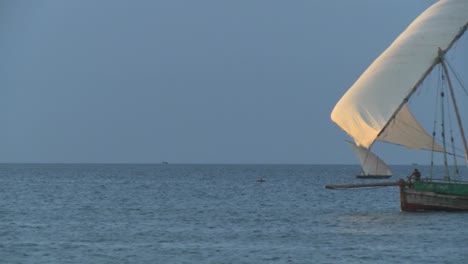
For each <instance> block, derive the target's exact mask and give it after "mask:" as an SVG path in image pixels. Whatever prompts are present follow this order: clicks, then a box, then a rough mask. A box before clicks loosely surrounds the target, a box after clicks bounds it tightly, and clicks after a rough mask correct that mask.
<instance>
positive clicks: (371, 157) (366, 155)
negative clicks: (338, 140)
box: [346, 141, 392, 176]
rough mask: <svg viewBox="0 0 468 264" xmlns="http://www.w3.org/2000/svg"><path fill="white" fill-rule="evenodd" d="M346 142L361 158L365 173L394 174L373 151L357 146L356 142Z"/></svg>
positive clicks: (375, 174) (360, 161) (359, 158)
mask: <svg viewBox="0 0 468 264" xmlns="http://www.w3.org/2000/svg"><path fill="white" fill-rule="evenodd" d="M346 142H348V144H349V145H350V146H351V147H352V148H353V151H354V153H356V156H357V158H358V160H359V163H360V164H361V167H362V170H363V171H364V174H365V175H374V176H377V175H379V176H384V175H388V176H391V175H392V171H391V170H390V168H389V167H388V166H387V164H385V162H384V161H383V160H381V159H380V158H379V157H378V156H377V155H375V154H374V153H373V152H371V151H370V150H368V149H366V148H363V147H360V146H356V144H354V143H353V142H350V141H346Z"/></svg>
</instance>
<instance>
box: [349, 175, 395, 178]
mask: <svg viewBox="0 0 468 264" xmlns="http://www.w3.org/2000/svg"><path fill="white" fill-rule="evenodd" d="M390 177H392V175H356V178H359V179H388V178H390Z"/></svg>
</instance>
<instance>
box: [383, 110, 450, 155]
mask: <svg viewBox="0 0 468 264" xmlns="http://www.w3.org/2000/svg"><path fill="white" fill-rule="evenodd" d="M377 140H378V141H383V142H388V143H393V144H397V145H403V146H406V147H408V148H411V149H425V150H435V151H440V152H442V151H444V148H443V147H442V146H440V145H439V144H437V142H435V141H434V142H433V138H432V137H431V136H430V135H429V134H428V133H427V132H426V130H424V128H423V127H422V126H421V125H420V124H419V122H418V121H416V119H415V117H414V115H413V113H411V111H410V109H409V108H408V106H407V105H406V104H404V105H403V107H402V108H401V109H400V111H398V113H397V115H396V116H395V118H394V119H393V120H392V121H390V123H389V124H388V125H387V127H386V128H385V130H384V131H383V132H382V133H381V134H380V135H379V136H378V138H377Z"/></svg>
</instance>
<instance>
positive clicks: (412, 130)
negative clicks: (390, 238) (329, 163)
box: [331, 0, 468, 211]
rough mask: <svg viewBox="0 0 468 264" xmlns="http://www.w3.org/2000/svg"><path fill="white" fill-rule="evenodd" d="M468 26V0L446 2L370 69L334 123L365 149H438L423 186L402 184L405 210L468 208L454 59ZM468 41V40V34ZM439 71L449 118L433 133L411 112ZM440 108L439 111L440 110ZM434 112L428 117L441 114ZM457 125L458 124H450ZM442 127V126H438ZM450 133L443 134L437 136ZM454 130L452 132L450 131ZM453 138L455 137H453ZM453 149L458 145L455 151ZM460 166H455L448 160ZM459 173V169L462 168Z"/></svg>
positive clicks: (336, 109) (414, 25) (334, 113)
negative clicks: (379, 145) (438, 163)
mask: <svg viewBox="0 0 468 264" xmlns="http://www.w3.org/2000/svg"><path fill="white" fill-rule="evenodd" d="M467 28H468V0H440V1H438V2H436V3H435V4H433V5H432V6H430V7H429V8H428V9H426V10H425V11H424V12H423V13H421V14H420V15H419V16H418V17H417V18H416V19H415V20H414V21H413V22H412V23H411V24H410V25H409V26H408V28H407V29H406V30H405V31H403V32H402V33H401V34H400V35H399V36H398V37H397V38H396V39H395V40H394V42H393V43H392V44H391V45H390V46H389V47H388V48H387V49H386V50H385V51H384V52H383V53H382V54H381V55H380V56H379V57H378V58H377V59H376V60H375V61H374V62H373V63H372V64H371V65H370V66H369V67H368V68H367V70H366V71H365V72H364V73H363V74H362V75H361V76H360V77H359V78H358V80H357V81H356V82H355V83H354V84H353V85H352V86H351V87H350V88H349V89H348V90H347V91H346V93H345V94H344V95H343V97H342V98H341V99H340V100H339V101H338V103H337V104H336V105H335V107H334V109H333V111H332V113H331V119H332V121H333V122H335V123H336V124H337V125H338V126H339V127H340V128H341V129H342V130H344V131H345V132H346V133H347V134H348V135H349V136H350V137H351V138H352V139H353V141H354V144H355V145H356V146H358V147H359V148H363V149H365V150H369V151H370V149H371V147H372V146H373V145H374V143H376V142H377V141H378V142H385V143H389V144H394V145H400V146H404V147H407V148H409V149H414V150H422V151H430V153H431V163H430V164H431V172H430V173H429V176H427V175H423V176H425V177H423V178H422V179H421V180H413V179H400V180H399V181H398V184H397V185H399V188H400V207H401V210H402V211H422V210H468V183H467V182H463V181H461V180H460V179H461V177H459V176H457V174H458V173H459V170H458V163H459V162H457V160H458V159H459V157H460V156H461V157H463V156H464V159H465V162H466V163H467V164H468V154H467V153H468V147H467V143H466V139H465V133H464V129H463V124H462V118H461V116H460V111H459V107H458V105H457V99H459V98H457V96H456V95H455V91H454V85H453V82H452V79H458V78H453V76H457V75H456V74H454V73H453V72H451V71H450V70H452V67H451V66H450V65H451V64H450V63H449V61H448V60H447V55H448V54H447V53H448V52H449V51H451V49H452V47H453V46H454V45H456V44H457V43H459V42H460V41H459V40H460V39H461V38H462V37H463V35H464V33H465V32H466V31H467ZM465 37H466V36H465ZM436 73H439V76H440V84H439V85H438V88H437V89H440V90H438V92H437V94H439V96H440V98H438V99H437V100H434V101H436V103H437V105H438V107H440V109H441V111H442V113H441V114H440V115H435V116H437V119H439V118H440V119H441V120H437V121H434V126H433V129H434V130H433V131H432V133H428V132H427V131H426V129H425V128H423V126H422V125H421V123H422V122H420V121H421V120H420V119H418V118H416V117H415V115H414V114H413V112H412V110H411V109H410V105H409V103H410V102H413V101H412V100H416V99H418V98H419V97H417V96H416V95H415V94H416V91H419V90H421V89H422V88H421V87H422V86H423V82H424V81H425V80H426V79H429V78H428V76H429V75H431V74H436ZM434 109H435V106H434ZM434 109H431V110H430V111H428V112H427V113H433V112H434ZM448 110H450V111H451V112H453V113H454V114H453V115H452V116H454V117H455V118H454V119H456V123H457V126H458V129H457V130H455V131H456V133H457V135H458V136H459V137H460V141H461V143H458V144H459V145H462V146H463V152H464V153H463V154H461V155H460V154H458V153H456V149H457V148H456V147H455V145H454V144H456V142H459V141H454V140H452V137H451V136H450V137H449V134H450V133H449V131H447V123H448V122H447V117H445V116H447V112H448ZM449 120H451V119H450V118H449ZM436 123H437V125H436ZM436 129H437V130H439V129H440V130H442V131H437V132H436ZM450 131H452V130H450ZM452 134H453V132H452ZM451 144H452V146H450V145H451ZM436 154H440V155H442V157H443V158H441V159H443V166H444V170H443V173H442V175H437V177H438V176H441V177H440V178H437V179H436V178H435V175H434V177H433V174H434V172H433V170H432V169H433V168H434V160H433V157H434V156H435V155H436ZM449 159H450V160H452V159H453V162H454V165H449V164H448V160H449ZM454 168H455V169H454Z"/></svg>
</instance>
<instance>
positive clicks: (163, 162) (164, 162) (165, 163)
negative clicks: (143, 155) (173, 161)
mask: <svg viewBox="0 0 468 264" xmlns="http://www.w3.org/2000/svg"><path fill="white" fill-rule="evenodd" d="M161 164H164V165H167V164H169V162H167V161H162V162H161Z"/></svg>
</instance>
